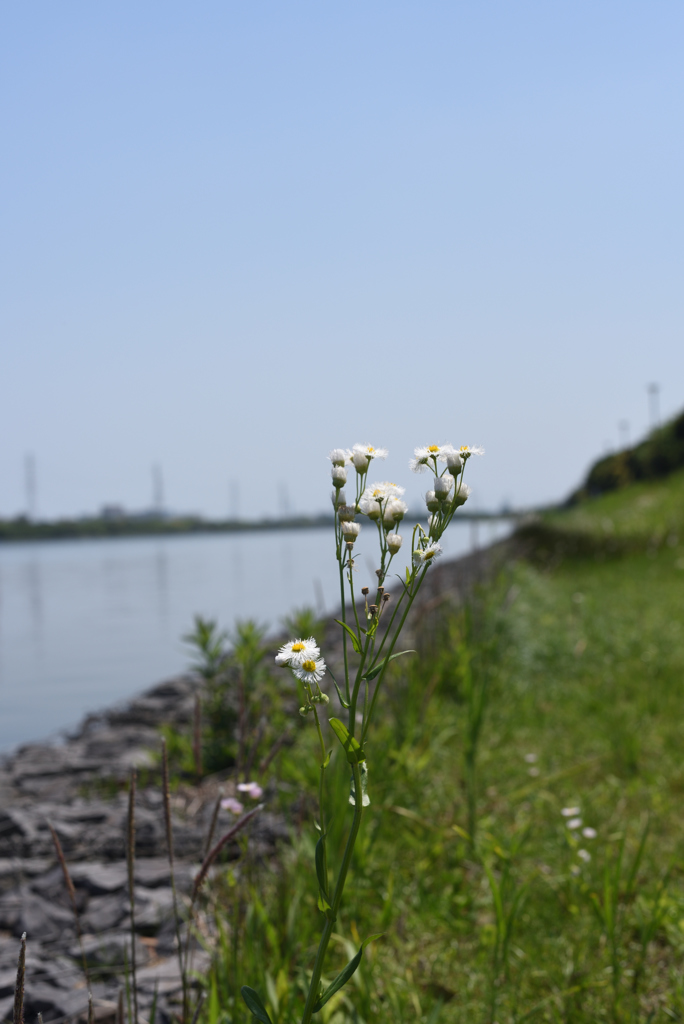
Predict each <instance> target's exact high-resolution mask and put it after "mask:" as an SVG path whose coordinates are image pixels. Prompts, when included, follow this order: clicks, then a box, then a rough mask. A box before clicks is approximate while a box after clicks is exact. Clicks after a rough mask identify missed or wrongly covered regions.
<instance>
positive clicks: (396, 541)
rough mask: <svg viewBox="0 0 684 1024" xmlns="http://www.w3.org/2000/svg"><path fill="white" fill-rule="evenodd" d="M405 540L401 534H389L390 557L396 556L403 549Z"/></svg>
mask: <svg viewBox="0 0 684 1024" xmlns="http://www.w3.org/2000/svg"><path fill="white" fill-rule="evenodd" d="M403 540H404V538H403V537H402V536H401V534H399V533H388V534H387V548H388V550H389V553H390V555H396V553H397V551H398V550H399V548H400V547H401V545H402V543H403Z"/></svg>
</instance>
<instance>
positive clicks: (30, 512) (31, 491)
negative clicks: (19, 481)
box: [24, 453, 36, 522]
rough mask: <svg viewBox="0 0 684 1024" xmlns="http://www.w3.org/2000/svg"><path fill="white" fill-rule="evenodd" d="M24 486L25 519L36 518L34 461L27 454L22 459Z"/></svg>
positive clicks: (33, 458)
mask: <svg viewBox="0 0 684 1024" xmlns="http://www.w3.org/2000/svg"><path fill="white" fill-rule="evenodd" d="M24 485H25V487H26V518H27V519H28V520H29V521H31V522H33V520H34V519H35V518H36V459H35V456H34V455H32V454H31V453H29V454H28V455H27V456H26V457H25V459H24Z"/></svg>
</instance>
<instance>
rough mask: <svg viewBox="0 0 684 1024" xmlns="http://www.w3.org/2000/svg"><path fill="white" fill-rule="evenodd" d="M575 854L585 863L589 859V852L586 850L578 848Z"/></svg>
mask: <svg viewBox="0 0 684 1024" xmlns="http://www.w3.org/2000/svg"><path fill="white" fill-rule="evenodd" d="M577 856H578V857H579V858H580V860H583V861H584V863H585V864H588V863H589V861H590V860H591V854H590V853H589V851H588V850H578V851H577Z"/></svg>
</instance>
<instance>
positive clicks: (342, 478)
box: [332, 466, 347, 488]
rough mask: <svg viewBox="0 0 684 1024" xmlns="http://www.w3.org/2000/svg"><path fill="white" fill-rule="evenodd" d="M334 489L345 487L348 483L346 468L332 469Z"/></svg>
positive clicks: (335, 467)
mask: <svg viewBox="0 0 684 1024" xmlns="http://www.w3.org/2000/svg"><path fill="white" fill-rule="evenodd" d="M332 482H333V487H336V488H339V487H344V485H345V484H346V482H347V470H346V469H345V468H344V466H333V468H332Z"/></svg>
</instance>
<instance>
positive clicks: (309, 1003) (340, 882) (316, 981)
mask: <svg viewBox="0 0 684 1024" xmlns="http://www.w3.org/2000/svg"><path fill="white" fill-rule="evenodd" d="M351 767H352V773H353V775H354V792H355V794H356V802H355V804H354V819H353V821H352V826H351V830H350V832H349V836H348V838H347V845H346V847H345V849H344V856H343V858H342V864H341V865H340V873H339V875H338V876H337V882H336V884H335V892H334V894H333V900H332V904H331V907H330V910H329V911H328V917H327V920H326V922H325V928H324V929H323V934H322V935H321V941H320V942H319V944H318V952H317V953H316V960H315V963H314V967H313V971H312V973H311V981H310V982H309V993H308V995H307V997H306V1004H305V1006H304V1015H303V1016H302V1024H310V1021H311V1017H312V1016H313V1012H314V1009H313V1008H314V1006H315V1005H316V1001H317V1000H318V986H319V985H320V981H321V974H322V973H323V962H324V960H325V954H326V953H327V951H328V945H329V943H330V938H331V936H332V933H333V928H334V927H335V922H336V921H337V914H338V911H339V909H340V904H341V902H342V894H343V892H344V886H345V883H346V881H347V873H348V871H349V865H350V864H351V859H352V854H353V853H354V846H355V845H356V838H357V836H358V834H359V828H360V827H361V816H362V814H363V802H362V799H361V772H360V770H359V766H358V764H353V765H352V766H351Z"/></svg>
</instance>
